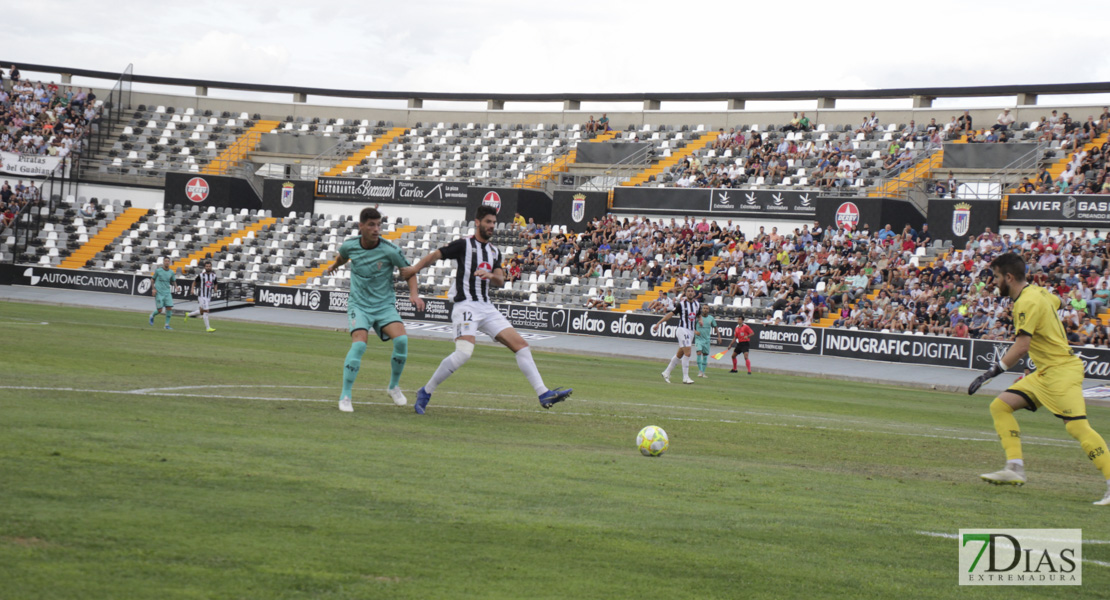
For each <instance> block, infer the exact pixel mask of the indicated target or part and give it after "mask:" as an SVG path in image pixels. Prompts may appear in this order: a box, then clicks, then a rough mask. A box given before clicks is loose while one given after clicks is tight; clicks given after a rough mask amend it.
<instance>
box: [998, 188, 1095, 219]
mask: <svg viewBox="0 0 1110 600" xmlns="http://www.w3.org/2000/svg"><path fill="white" fill-rule="evenodd" d="M1107 220H1110V197H1108V196H1103V195H1095V194H1073V195H1066V196H1065V195H1063V194H1010V196H1009V204H1008V206H1007V207H1006V222H1007V223H1011V222H1014V223H1017V222H1026V223H1031V224H1040V225H1043V224H1046V223H1066V224H1075V225H1084V224H1086V225H1092V226H1098V225H1100V224H1101V225H1106V221H1107Z"/></svg>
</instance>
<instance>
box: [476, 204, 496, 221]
mask: <svg viewBox="0 0 1110 600" xmlns="http://www.w3.org/2000/svg"><path fill="white" fill-rule="evenodd" d="M486 215H494V216H497V209H496V208H494V207H492V206H486V205H485V204H482V205H479V206H478V210H477V211H475V213H474V220H475V221H481V220H482V219H484V218H486Z"/></svg>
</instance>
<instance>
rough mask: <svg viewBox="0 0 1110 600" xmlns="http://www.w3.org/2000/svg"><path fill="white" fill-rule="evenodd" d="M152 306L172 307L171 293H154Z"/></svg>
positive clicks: (158, 307)
mask: <svg viewBox="0 0 1110 600" xmlns="http://www.w3.org/2000/svg"><path fill="white" fill-rule="evenodd" d="M154 308H156V309H160V308H173V294H171V293H168V292H167V293H165V294H154Z"/></svg>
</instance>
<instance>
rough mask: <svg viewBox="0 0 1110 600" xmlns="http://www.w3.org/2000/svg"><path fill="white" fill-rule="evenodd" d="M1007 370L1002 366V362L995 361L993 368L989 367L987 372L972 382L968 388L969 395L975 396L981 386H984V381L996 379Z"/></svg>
mask: <svg viewBox="0 0 1110 600" xmlns="http://www.w3.org/2000/svg"><path fill="white" fill-rule="evenodd" d="M1005 372H1006V369H1005V368H1004V367H1003V366H1002V363H1000V362H996V363H994V364H993V365H991V368H989V369H987V372H986V373H983V374H982V375H980V376H978V377H976V378H975V381H972V382H971V385H970V386H968V388H967V393H968V395H971V396H974V395H975V392H978V391H979V388H981V387H983V384H984V383H986V382H988V381H990V380H991V379H994V378H995V377H998V376H999V375H1001V374H1003V373H1005Z"/></svg>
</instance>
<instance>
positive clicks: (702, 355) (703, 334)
mask: <svg viewBox="0 0 1110 600" xmlns="http://www.w3.org/2000/svg"><path fill="white" fill-rule="evenodd" d="M716 328H717V319H714V318H713V315H711V314H709V307H708V306H706V305H704V304H702V305H701V316H700V317H698V326H697V332H698V333H697V335H696V336H694V350H696V351H697V353H698V377H706V378H708V377H709V376H708V375H706V374H705V368H706V367H708V366H709V338H711V337H712V336H713V330H714V329H716ZM717 345H718V346H720V345H721V332H720V331H718V332H717Z"/></svg>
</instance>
